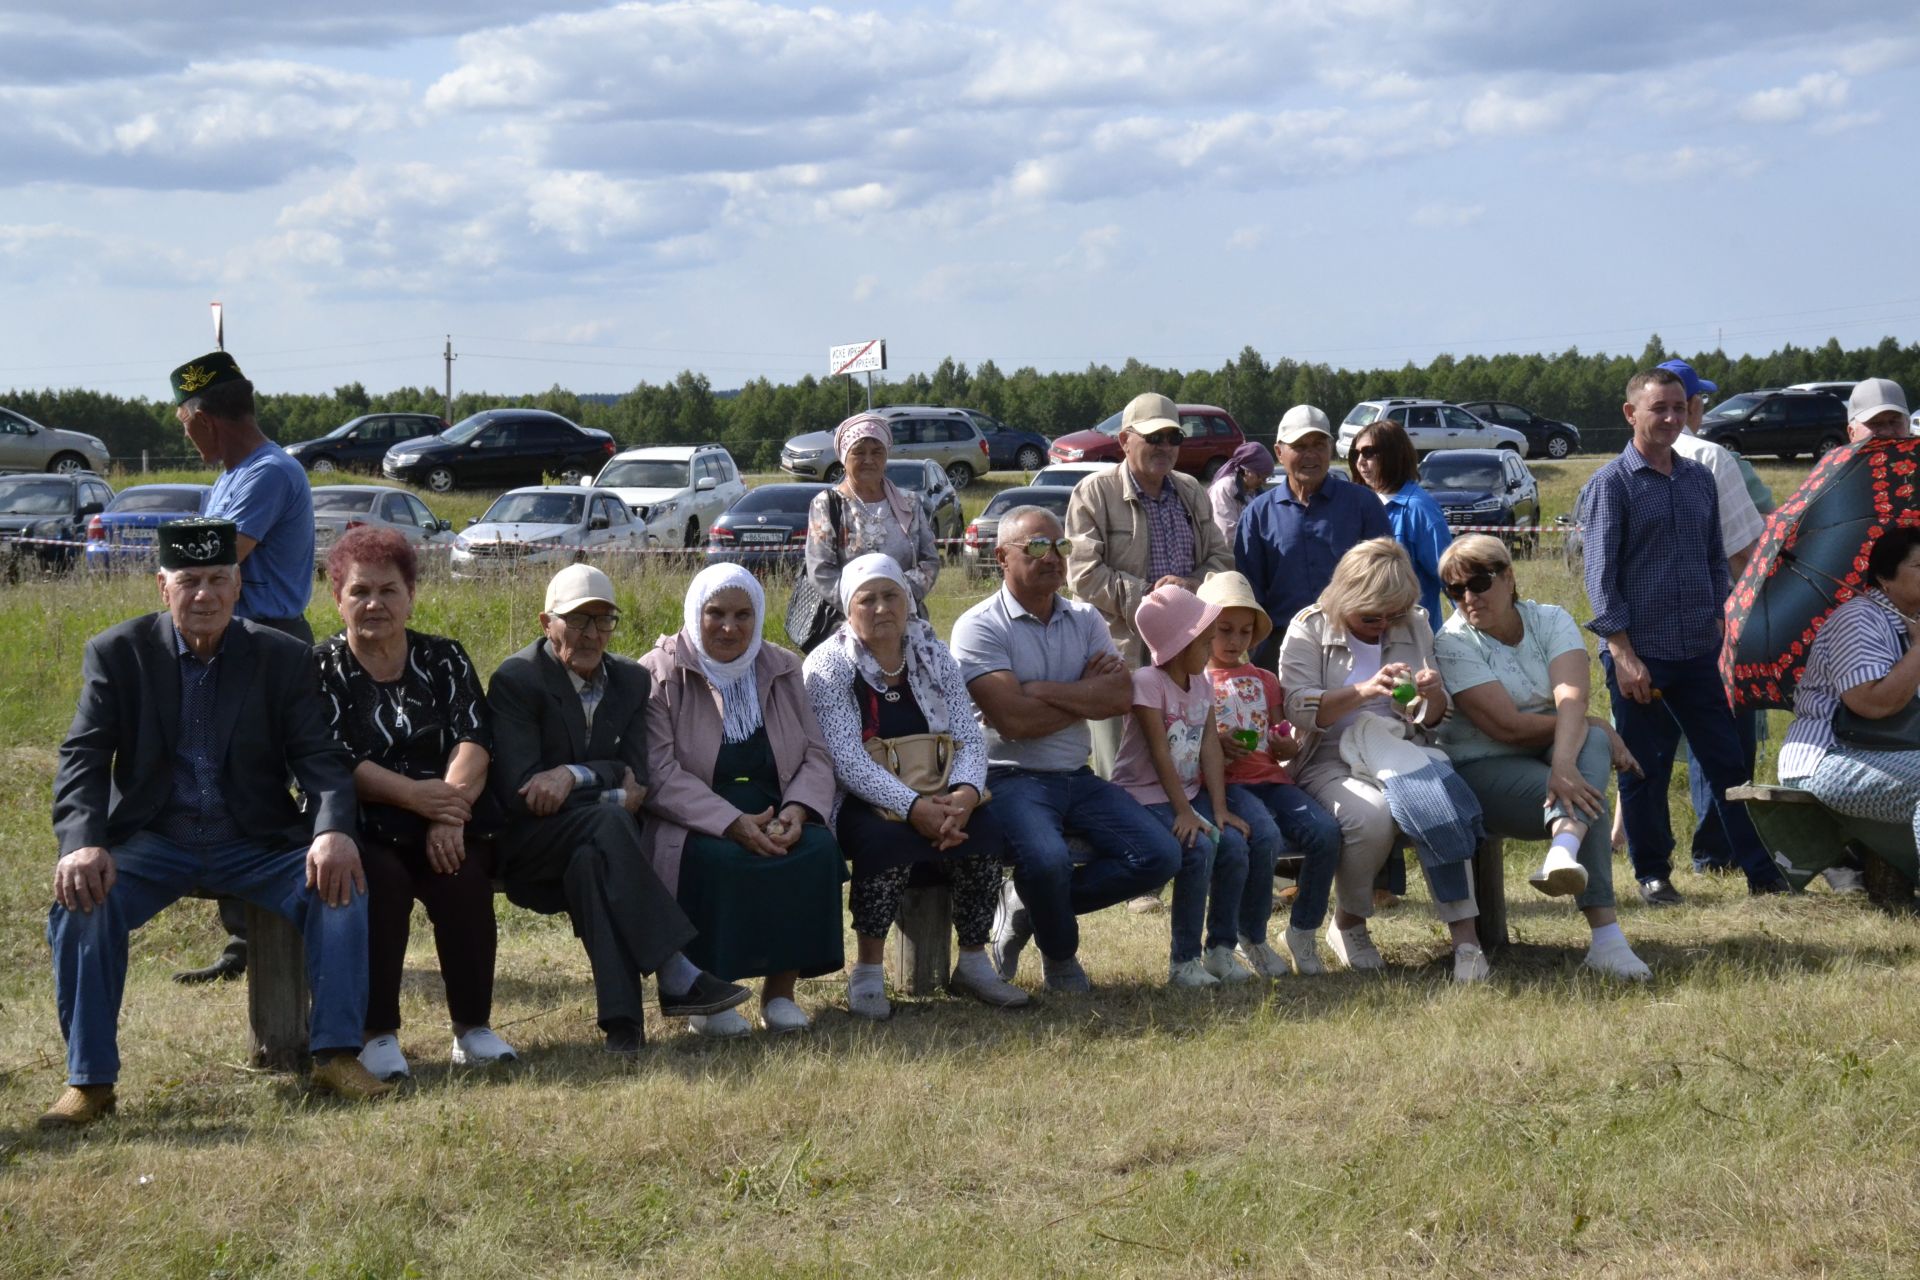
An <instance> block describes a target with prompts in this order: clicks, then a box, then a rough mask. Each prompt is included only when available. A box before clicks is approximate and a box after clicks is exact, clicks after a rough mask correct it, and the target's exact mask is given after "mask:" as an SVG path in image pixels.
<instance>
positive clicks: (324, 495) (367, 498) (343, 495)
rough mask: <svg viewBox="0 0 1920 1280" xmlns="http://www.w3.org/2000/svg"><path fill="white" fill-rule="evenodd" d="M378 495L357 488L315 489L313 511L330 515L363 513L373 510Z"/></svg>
mask: <svg viewBox="0 0 1920 1280" xmlns="http://www.w3.org/2000/svg"><path fill="white" fill-rule="evenodd" d="M376 496H377V495H375V494H371V493H367V492H365V491H364V490H356V489H315V490H314V491H313V512H314V514H315V515H330V516H357V515H362V514H364V513H366V512H368V511H371V510H373V500H374V498H375V497H376Z"/></svg>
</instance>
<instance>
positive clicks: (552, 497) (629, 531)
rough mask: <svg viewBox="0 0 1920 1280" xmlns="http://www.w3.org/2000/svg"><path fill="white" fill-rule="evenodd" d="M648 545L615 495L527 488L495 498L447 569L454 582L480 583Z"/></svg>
mask: <svg viewBox="0 0 1920 1280" xmlns="http://www.w3.org/2000/svg"><path fill="white" fill-rule="evenodd" d="M646 545H647V542H646V533H645V528H644V526H642V525H641V523H640V522H639V521H638V520H635V519H634V518H633V513H632V512H631V511H629V510H628V509H627V504H626V503H624V502H622V501H620V499H618V498H616V497H614V496H613V495H612V494H610V493H607V492H605V491H604V490H599V489H592V488H588V487H587V486H585V485H577V484H551V485H529V486H527V487H525V488H520V489H513V490H510V491H508V492H506V493H503V494H501V495H500V496H499V497H497V498H495V499H494V500H493V505H492V506H490V507H488V508H487V510H486V513H485V514H484V515H482V516H481V517H480V518H479V519H478V520H476V521H474V522H473V523H471V524H469V525H468V526H467V528H466V531H465V532H464V533H462V534H461V535H460V536H459V537H457V538H455V539H454V540H453V554H452V556H451V557H450V559H449V564H450V567H451V569H452V571H453V576H454V577H456V578H479V577H486V576H490V575H493V574H504V573H513V572H515V571H517V570H519V569H521V568H525V567H531V566H536V565H537V566H546V565H556V564H572V563H574V562H576V561H579V560H585V559H587V558H588V557H589V556H592V555H599V554H605V553H608V552H619V551H639V550H641V549H643V548H645V547H646Z"/></svg>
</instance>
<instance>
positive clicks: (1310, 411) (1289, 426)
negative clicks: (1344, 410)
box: [1280, 404, 1333, 444]
mask: <svg viewBox="0 0 1920 1280" xmlns="http://www.w3.org/2000/svg"><path fill="white" fill-rule="evenodd" d="M1316 431H1317V432H1319V433H1320V434H1321V435H1323V436H1326V437H1327V438H1328V439H1332V438H1333V425H1332V424H1331V423H1329V422H1328V421H1327V415H1326V413H1325V412H1323V411H1322V410H1319V409H1316V408H1314V407H1313V406H1312V405H1310V404H1297V405H1295V406H1293V408H1291V409H1289V410H1287V411H1286V412H1285V413H1284V414H1282V415H1281V416H1280V443H1281V444H1299V443H1300V442H1301V441H1302V440H1305V439H1306V438H1307V437H1308V436H1310V435H1312V434H1313V433H1314V432H1316Z"/></svg>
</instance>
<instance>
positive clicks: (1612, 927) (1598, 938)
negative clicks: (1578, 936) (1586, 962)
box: [1593, 920, 1627, 951]
mask: <svg viewBox="0 0 1920 1280" xmlns="http://www.w3.org/2000/svg"><path fill="white" fill-rule="evenodd" d="M1626 945H1627V935H1626V934H1624V933H1622V932H1621V931H1620V922H1619V921H1618V920H1615V921H1614V922H1613V923H1612V924H1597V925H1595V926H1593V950H1595V951H1598V950H1600V949H1601V948H1602V947H1612V946H1622V947H1624V946H1626Z"/></svg>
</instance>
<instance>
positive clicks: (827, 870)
mask: <svg viewBox="0 0 1920 1280" xmlns="http://www.w3.org/2000/svg"><path fill="white" fill-rule="evenodd" d="M778 777H779V774H778V772H777V770H776V768H775V766H774V760H773V750H772V748H771V747H770V746H769V745H768V742H767V731H766V730H765V729H764V728H762V729H760V730H758V731H756V732H755V733H754V735H753V736H752V737H751V738H748V739H747V740H746V741H745V742H737V743H732V744H729V745H725V746H722V747H721V748H720V754H719V756H718V757H717V758H716V759H715V760H714V765H713V779H714V786H713V789H714V791H715V793H716V794H718V795H719V796H720V797H721V798H722V799H723V800H725V801H726V802H727V803H728V804H731V805H733V806H734V807H735V808H737V809H739V810H741V811H742V812H743V813H759V812H761V811H762V810H764V809H766V808H768V807H769V806H773V807H776V808H777V807H778V805H779V803H780V798H779V795H778V792H777V791H776V790H775V788H776V787H777V785H778ZM845 878H846V863H845V860H844V859H842V858H841V856H840V846H839V845H838V844H837V843H835V841H834V838H833V833H832V832H830V831H829V830H827V828H826V827H824V826H821V825H819V824H817V823H808V824H807V826H806V829H805V830H804V831H803V832H802V833H801V836H800V839H799V841H798V842H797V843H796V844H795V845H794V846H793V848H792V849H791V850H790V851H788V853H787V854H786V856H785V857H780V858H763V857H760V856H759V855H758V854H754V853H749V852H747V851H746V850H745V849H743V848H741V847H740V846H739V845H737V844H735V843H734V842H733V841H731V840H728V839H726V838H725V837H724V836H721V837H715V836H703V835H696V834H691V833H690V834H689V835H688V836H687V844H686V848H685V850H684V851H683V852H682V853H681V855H680V892H679V895H678V896H679V900H680V909H681V910H682V911H685V912H686V913H687V916H688V918H689V919H691V920H692V921H693V927H694V928H696V929H698V930H699V931H700V933H699V936H698V937H696V938H694V940H693V941H692V942H691V943H689V944H688V945H687V946H686V947H685V948H684V950H685V953H686V956H687V959H689V960H691V961H693V963H695V964H697V965H699V966H700V967H701V968H702V969H705V970H706V971H707V972H708V973H711V974H714V975H716V976H718V977H722V978H726V979H728V980H729V981H731V980H734V979H738V978H758V977H764V976H766V975H767V974H770V973H785V972H787V971H789V970H794V969H797V970H799V972H800V975H801V976H802V977H808V978H811V977H817V976H819V975H820V974H824V973H834V972H836V971H838V970H839V969H841V968H842V967H843V966H844V965H845V964H846V952H845V950H844V945H845V944H844V938H845V931H844V929H843V927H842V925H841V922H840V885H841V882H842V881H843V880H845Z"/></svg>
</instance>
